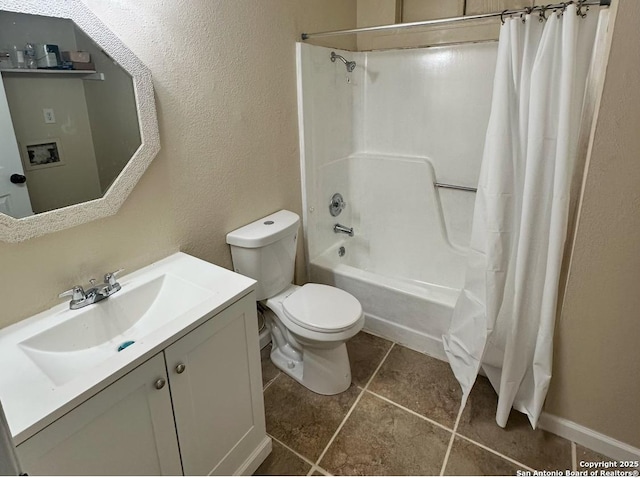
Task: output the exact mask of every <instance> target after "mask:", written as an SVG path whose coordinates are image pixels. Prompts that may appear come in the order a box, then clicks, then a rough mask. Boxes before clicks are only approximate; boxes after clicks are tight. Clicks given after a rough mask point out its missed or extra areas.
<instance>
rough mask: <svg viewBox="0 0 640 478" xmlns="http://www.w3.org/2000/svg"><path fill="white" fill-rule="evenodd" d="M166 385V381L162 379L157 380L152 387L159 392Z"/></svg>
mask: <svg viewBox="0 0 640 478" xmlns="http://www.w3.org/2000/svg"><path fill="white" fill-rule="evenodd" d="M166 383H167V381H166V380H165V379H164V378H159V379H158V380H156V383H155V384H154V385H155V387H156V388H157V389H158V390H160V389H161V388H164V386H165V384H166Z"/></svg>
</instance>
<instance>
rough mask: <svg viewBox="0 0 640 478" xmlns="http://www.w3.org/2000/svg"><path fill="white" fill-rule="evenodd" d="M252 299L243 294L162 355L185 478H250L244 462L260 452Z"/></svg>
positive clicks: (261, 413)
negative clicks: (244, 476)
mask: <svg viewBox="0 0 640 478" xmlns="http://www.w3.org/2000/svg"><path fill="white" fill-rule="evenodd" d="M254 299H255V294H254V293H251V294H249V295H248V296H246V297H245V298H243V299H241V300H240V301H238V302H236V303H235V304H233V305H232V306H230V307H228V308H227V309H225V310H223V311H222V312H221V313H219V314H218V315H216V316H215V317H213V318H212V319H210V320H208V321H207V322H205V323H204V324H202V325H201V326H199V327H198V328H197V329H195V330H193V331H192V332H191V333H189V334H187V335H186V336H185V337H183V338H182V339H180V340H178V341H177V342H176V343H174V344H173V345H171V346H169V347H167V349H166V350H165V355H166V361H167V368H168V370H169V383H170V385H171V396H172V398H173V409H174V413H175V420H176V428H177V430H178V441H179V443H180V453H181V455H182V465H183V468H184V473H185V475H208V474H216V475H231V474H237V473H240V472H252V471H253V470H247V469H246V466H247V461H248V459H250V457H255V454H256V452H257V451H258V449H259V448H260V447H261V446H262V447H263V448H262V450H263V451H264V444H265V440H268V439H267V436H266V431H265V421H264V405H263V397H262V386H261V380H262V379H261V370H260V358H259V355H260V354H259V348H260V347H259V345H258V330H257V320H256V303H255V301H254ZM268 451H269V450H266V452H267V453H268Z"/></svg>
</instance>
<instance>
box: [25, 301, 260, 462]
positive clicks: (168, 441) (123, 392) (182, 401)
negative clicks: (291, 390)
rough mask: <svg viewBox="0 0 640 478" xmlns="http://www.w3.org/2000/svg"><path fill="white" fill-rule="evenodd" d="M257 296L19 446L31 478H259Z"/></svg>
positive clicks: (209, 322)
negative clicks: (238, 477)
mask: <svg viewBox="0 0 640 478" xmlns="http://www.w3.org/2000/svg"><path fill="white" fill-rule="evenodd" d="M254 298H255V294H254V293H253V292H251V293H250V294H248V295H246V296H244V297H243V298H241V299H240V300H238V301H236V302H235V303H233V304H232V305H230V306H229V307H227V308H226V309H224V310H222V311H221V312H219V313H218V314H217V315H215V316H214V317H212V318H210V319H209V320H207V321H205V322H204V323H202V324H201V325H199V326H198V327H196V328H195V329H193V330H192V331H190V332H189V333H187V334H186V335H184V336H182V337H181V338H178V339H177V340H176V341H174V342H173V343H171V344H170V345H168V346H166V348H165V349H164V350H163V351H162V352H159V353H157V354H156V355H154V356H153V357H152V358H150V359H149V360H147V361H146V362H144V363H143V364H142V365H140V366H138V367H137V368H135V369H134V370H133V371H131V372H129V373H128V374H126V375H125V376H124V377H122V378H120V379H118V380H117V381H115V382H114V383H112V384H111V385H109V386H108V387H106V388H105V389H103V390H102V391H100V392H98V393H97V394H96V395H94V396H93V397H91V398H89V399H88V400H87V401H85V402H84V403H82V404H81V405H79V406H78V407H76V408H74V409H73V410H71V411H70V412H69V413H67V414H66V415H64V416H63V417H61V418H60V419H58V420H56V421H55V422H53V423H52V424H51V425H49V426H47V427H46V428H44V429H43V430H41V431H40V432H38V433H37V434H35V435H34V436H32V437H31V438H29V439H27V440H26V441H24V442H23V443H21V444H20V445H19V446H18V448H17V449H18V456H19V458H20V460H21V461H22V466H23V469H24V470H25V471H26V472H27V473H29V474H30V475H40V474H43V475H181V474H185V475H208V474H218V475H231V474H251V473H253V471H255V469H256V468H257V467H258V466H259V465H260V463H261V462H262V461H263V460H264V458H265V457H266V456H267V455H268V453H269V452H270V451H271V443H270V439H269V438H268V437H267V435H266V430H265V419H264V405H263V396H262V387H261V371H260V358H259V345H258V331H257V321H256V312H255V301H254Z"/></svg>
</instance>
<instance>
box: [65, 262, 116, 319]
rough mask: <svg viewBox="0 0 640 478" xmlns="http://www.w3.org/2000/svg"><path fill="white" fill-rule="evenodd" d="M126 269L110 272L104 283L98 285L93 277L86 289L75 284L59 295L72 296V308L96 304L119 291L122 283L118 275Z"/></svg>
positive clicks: (70, 304)
mask: <svg viewBox="0 0 640 478" xmlns="http://www.w3.org/2000/svg"><path fill="white" fill-rule="evenodd" d="M122 271H124V269H120V270H117V271H115V272H108V273H106V274H105V275H104V283H103V284H100V285H98V286H96V285H95V282H96V280H95V279H91V280H90V281H89V282H90V283H91V287H90V288H89V289H87V290H86V291H85V290H84V289H83V288H82V286H80V285H75V286H73V287H72V288H71V289H69V290H67V291H65V292H63V293H62V294H60V295H58V297H59V298H63V297H67V296H71V302H69V308H70V309H71V310H76V309H81V308H82V307H86V306H87V305H91V304H95V303H96V302H100V301H101V300H104V299H106V298H107V297H109V296H111V295H112V294H115V293H116V292H118V291H119V290H120V289H121V288H122V287H121V286H120V283H119V282H118V281H116V276H117V275H118V274H120V273H121V272H122Z"/></svg>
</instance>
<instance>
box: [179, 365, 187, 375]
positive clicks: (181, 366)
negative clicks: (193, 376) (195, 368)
mask: <svg viewBox="0 0 640 478" xmlns="http://www.w3.org/2000/svg"><path fill="white" fill-rule="evenodd" d="M186 368H187V366H186V365H185V364H183V363H181V364H178V365H176V373H182V372H184V371H185V369H186Z"/></svg>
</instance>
